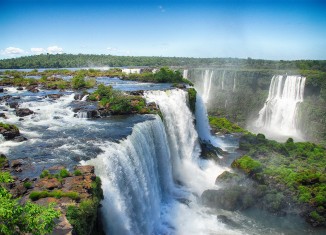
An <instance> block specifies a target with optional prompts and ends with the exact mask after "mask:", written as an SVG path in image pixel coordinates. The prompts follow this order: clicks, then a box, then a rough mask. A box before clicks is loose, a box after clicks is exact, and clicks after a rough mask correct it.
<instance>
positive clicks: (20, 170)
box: [14, 167, 23, 172]
mask: <svg viewBox="0 0 326 235" xmlns="http://www.w3.org/2000/svg"><path fill="white" fill-rule="evenodd" d="M14 170H15V172H22V171H23V169H22V168H21V167H17V168H15V169H14Z"/></svg>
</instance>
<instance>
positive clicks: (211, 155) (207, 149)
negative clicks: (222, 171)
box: [200, 140, 227, 162]
mask: <svg viewBox="0 0 326 235" xmlns="http://www.w3.org/2000/svg"><path fill="white" fill-rule="evenodd" d="M200 147H201V155H200V157H202V158H204V159H212V160H214V161H216V162H219V161H220V158H219V155H220V156H225V155H226V154H227V152H225V151H223V150H222V149H221V148H218V147H215V146H214V145H212V144H211V143H209V142H207V141H203V140H200Z"/></svg>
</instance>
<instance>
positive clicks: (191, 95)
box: [188, 88, 197, 113]
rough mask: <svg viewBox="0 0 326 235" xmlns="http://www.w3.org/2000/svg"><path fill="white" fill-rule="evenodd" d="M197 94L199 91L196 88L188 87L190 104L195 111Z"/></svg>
mask: <svg viewBox="0 0 326 235" xmlns="http://www.w3.org/2000/svg"><path fill="white" fill-rule="evenodd" d="M196 96H197V91H196V90H195V88H189V89H188V99H189V106H190V110H191V111H192V112H193V113H195V111H196Z"/></svg>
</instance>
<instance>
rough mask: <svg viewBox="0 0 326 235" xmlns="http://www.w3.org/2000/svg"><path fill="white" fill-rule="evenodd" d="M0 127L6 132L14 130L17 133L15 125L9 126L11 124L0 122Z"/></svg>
mask: <svg viewBox="0 0 326 235" xmlns="http://www.w3.org/2000/svg"><path fill="white" fill-rule="evenodd" d="M0 127H2V128H4V129H6V130H16V131H18V127H17V126H15V125H11V124H6V123H2V122H0Z"/></svg>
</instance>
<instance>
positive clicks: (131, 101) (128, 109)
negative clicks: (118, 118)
mask: <svg viewBox="0 0 326 235" xmlns="http://www.w3.org/2000/svg"><path fill="white" fill-rule="evenodd" d="M88 99H89V100H91V101H99V105H100V106H101V107H103V108H105V109H108V110H109V111H111V112H112V113H116V114H129V113H148V112H149V110H148V109H147V107H146V102H145V99H144V98H142V97H140V96H131V95H127V94H125V93H123V92H122V91H118V90H114V89H113V88H112V86H105V85H103V84H100V85H99V86H98V88H97V90H95V91H94V92H93V93H92V94H90V95H89V96H88Z"/></svg>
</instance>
